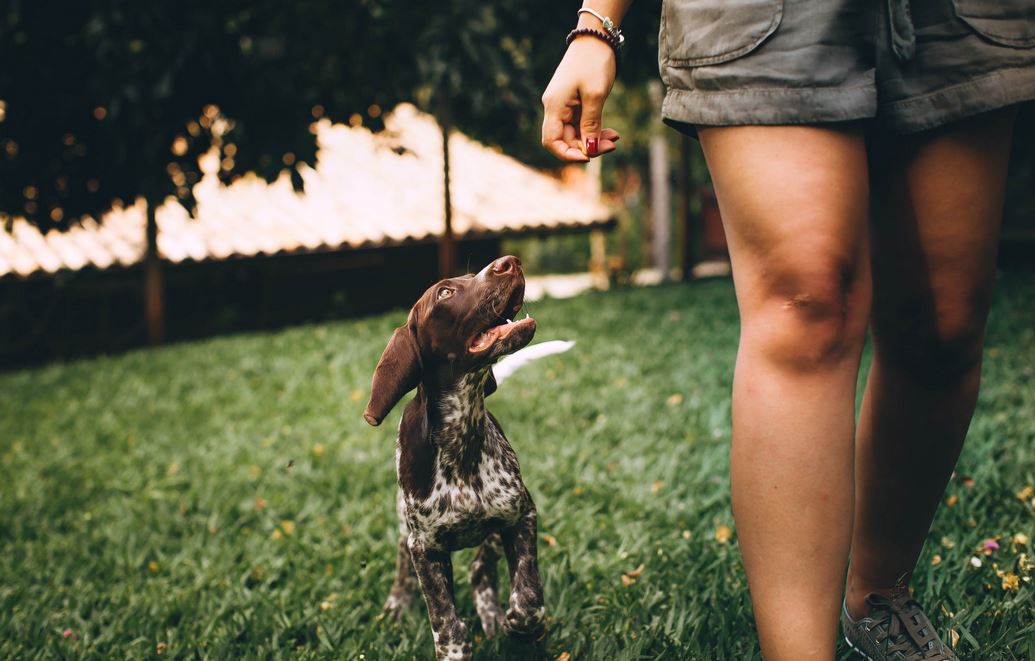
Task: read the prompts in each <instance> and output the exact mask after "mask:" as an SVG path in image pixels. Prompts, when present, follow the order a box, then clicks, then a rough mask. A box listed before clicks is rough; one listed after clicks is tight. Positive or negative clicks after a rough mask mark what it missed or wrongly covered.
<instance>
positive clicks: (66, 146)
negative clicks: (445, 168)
mask: <svg viewBox="0 0 1035 661" xmlns="http://www.w3.org/2000/svg"><path fill="white" fill-rule="evenodd" d="M386 4H387V3H378V2H376V1H373V2H367V3H363V5H362V6H361V7H360V8H356V7H352V6H350V7H348V8H347V9H346V8H345V5H344V3H333V2H302V3H293V4H292V5H291V10H290V11H284V3H279V2H273V1H270V0H266V1H265V2H251V1H249V2H245V1H242V0H230V1H227V2H219V3H209V2H201V1H199V0H187V1H185V2H178V3H169V2H161V1H158V0H150V1H136V2H129V1H128V0H99V1H97V2H91V3H70V4H68V5H63V6H62V8H61V11H54V10H53V9H52V8H50V7H49V6H48V5H47V3H39V2H33V1H24V2H23V1H19V0H13V1H12V2H10V3H9V4H8V8H7V11H6V15H5V16H0V61H2V62H4V66H3V68H2V70H0V101H2V102H3V104H4V105H3V106H2V109H3V115H2V121H0V147H2V149H3V155H2V156H0V182H2V183H0V211H3V212H6V214H9V215H13V214H19V215H24V216H25V217H26V218H27V219H29V220H30V221H31V222H33V223H35V224H36V225H38V226H39V227H40V228H41V229H44V230H47V229H50V228H59V229H60V228H63V227H66V226H67V225H68V224H69V223H70V222H74V220H75V219H78V218H80V217H82V216H86V215H94V214H99V213H101V212H103V211H105V210H107V209H109V208H111V206H112V205H113V204H114V205H119V204H121V203H123V202H131V201H133V200H135V199H137V198H138V197H142V198H144V200H145V201H146V204H147V209H148V223H147V256H146V259H145V274H146V276H145V282H146V286H145V292H146V298H147V311H148V313H147V316H148V326H149V334H150V337H151V339H152V340H153V341H157V340H160V335H161V308H162V306H161V282H160V270H159V264H160V261H159V260H160V255H159V254H158V249H157V228H156V224H155V220H154V210H155V208H156V207H157V206H158V205H159V204H161V202H162V201H163V200H164V199H165V198H166V197H168V196H176V197H178V198H179V199H180V200H181V201H182V202H183V203H184V204H185V205H186V206H187V207H188V208H190V209H193V206H194V204H193V199H192V197H191V185H192V184H194V183H195V182H196V181H197V180H198V179H199V178H200V176H201V174H200V172H199V166H198V156H199V155H200V154H202V153H204V152H206V151H208V150H209V149H212V148H215V149H218V150H220V151H221V162H222V164H223V168H222V170H221V173H220V174H221V177H222V178H223V179H224V180H230V179H232V178H233V177H235V176H238V174H239V173H241V172H245V171H255V172H257V173H259V174H260V175H262V176H265V177H267V178H268V179H269V178H273V177H275V176H276V175H277V174H278V173H279V172H280V170H282V169H283V168H284V167H285V166H290V165H292V164H293V163H295V162H298V161H305V162H312V160H313V158H314V156H315V142H314V140H313V136H312V135H311V134H310V132H309V125H310V124H311V122H312V121H313V119H314V118H315V117H317V116H320V115H323V114H329V115H331V116H334V117H338V118H341V117H349V116H350V115H352V114H354V113H357V112H366V110H367V109H368V107H369V106H371V105H372V104H382V105H391V104H394V103H395V102H396V101H397V100H398V97H397V96H395V95H393V90H394V89H397V88H402V87H405V80H404V78H405V77H403V79H401V80H400V81H399V82H402V83H404V84H403V85H396V86H394V87H393V86H389V85H382V84H380V83H379V82H378V81H377V80H376V77H375V76H374V75H372V74H367V73H366V71H365V69H364V66H365V64H366V63H365V62H364V61H363V60H364V59H365V58H371V59H374V60H376V59H378V58H379V57H386V56H388V54H390V53H391V52H392V50H393V49H394V47H395V42H394V40H395V39H396V38H401V35H397V34H395V33H394V31H389V30H387V28H388V27H389V26H388V24H387V23H386V22H385V21H384V20H380V19H383V17H384V16H385V10H384V5H386ZM364 12H366V14H365V15H364ZM314 26H316V27H317V28H318V29H313V28H314ZM353 39H354V40H356V41H355V43H358V44H359V45H360V47H361V50H360V51H358V53H359V54H360V55H361V57H360V58H356V57H355V55H356V53H350V52H346V51H345V48H344V47H343V46H342V44H347V43H349V40H353ZM343 81H348V83H347V84H343ZM295 181H296V185H300V183H301V181H300V179H298V178H297V174H296V179H295Z"/></svg>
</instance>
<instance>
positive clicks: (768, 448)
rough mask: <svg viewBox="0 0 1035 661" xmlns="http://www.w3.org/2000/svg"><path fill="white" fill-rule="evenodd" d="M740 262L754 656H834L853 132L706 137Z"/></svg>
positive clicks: (851, 295)
mask: <svg viewBox="0 0 1035 661" xmlns="http://www.w3.org/2000/svg"><path fill="white" fill-rule="evenodd" d="M700 137H701V144H702V145H703V147H704V152H705V155H706V157H707V160H708V167H709V169H710V171H711V174H712V180H713V181H714V183H715V189H716V193H717V195H718V199H719V206H720V208H721V210H722V216H723V221H724V224H725V227H726V236H727V239H728V241H729V247H730V256H731V259H732V262H733V277H734V283H735V286H736V291H737V302H738V305H739V307H740V316H741V335H740V347H739V350H738V353H737V366H736V372H735V375H734V383H733V446H732V450H731V476H732V486H733V509H734V514H735V516H736V520H737V534H738V537H739V541H740V550H741V554H742V556H743V559H744V566H745V568H746V570H747V576H748V583H749V586H750V589H751V597H752V602H753V604H754V609H755V620H756V622H757V624H758V632H759V639H760V641H761V645H762V651H763V653H764V655H765V657H766V659H767V660H769V661H777V660H780V659H793V660H795V661H801V660H804V659H824V660H829V659H831V658H833V655H834V649H835V640H836V631H837V617H838V610H839V607H840V604H841V586H842V581H843V580H844V571H845V566H846V564H847V559H848V545H849V541H850V538H851V526H852V512H853V499H854V492H853V461H854V460H853V437H854V433H855V423H854V400H855V390H856V379H857V375H858V369H859V355H860V351H861V347H862V344H863V339H864V336H865V333H866V326H867V319H868V315H869V303H870V277H869V258H868V255H867V216H868V184H867V180H868V177H867V166H866V163H867V161H866V149H865V144H864V136H863V133H862V130H861V129H860V128H859V127H858V126H850V125H846V126H842V127H839V128H829V127H828V128H819V127H808V126H745V127H722V128H703V129H701V130H700Z"/></svg>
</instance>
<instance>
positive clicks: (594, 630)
mask: <svg viewBox="0 0 1035 661" xmlns="http://www.w3.org/2000/svg"><path fill="white" fill-rule="evenodd" d="M529 310H530V312H531V313H532V314H533V315H534V316H535V317H537V319H538V320H539V323H540V333H539V339H540V340H545V339H553V338H562V339H574V340H577V342H578V343H577V344H576V346H575V348H574V349H573V350H572V351H571V352H569V353H566V354H563V355H559V356H553V357H550V358H548V359H544V360H543V361H541V362H538V363H536V364H534V365H532V366H529V367H527V368H525V369H524V370H523V371H520V372H518V374H516V375H515V376H514V377H512V380H510V381H508V382H507V383H505V384H504V385H503V386H502V387H501V389H500V391H499V392H498V393H497V394H495V395H493V397H492V398H491V399H490V400H489V404H490V406H491V408H492V410H493V412H494V413H496V414H497V415H498V417H499V418H500V419H501V420H502V422H503V424H504V426H505V427H506V430H507V434H508V436H509V437H510V439H511V440H512V442H513V443H514V445H515V447H516V449H517V451H518V454H519V456H520V458H521V464H522V470H523V473H524V476H525V480H526V482H527V484H528V485H529V488H530V489H531V491H532V492H533V496H534V497H535V500H536V502H537V504H538V506H539V510H540V512H541V527H540V531H541V533H542V538H541V539H540V557H541V565H542V572H543V576H544V582H545V594H546V604H547V612H548V614H549V616H550V633H549V635H548V637H547V638H546V640H545V643H544V645H543V647H542V648H528V647H523V646H520V645H515V644H511V643H509V642H507V641H504V640H494V641H490V642H484V641H483V642H480V643H478V644H476V646H475V651H476V656H477V658H479V659H495V658H509V659H529V658H543V659H554V658H556V657H557V655H559V654H560V653H561V652H565V651H567V652H570V653H571V655H572V658H580V659H582V658H584V659H614V660H619V659H647V658H650V659H655V658H680V659H702V660H704V659H709V660H710V659H736V660H738V661H740V660H743V659H757V658H759V655H758V651H757V644H756V640H755V634H754V629H753V625H752V622H751V615H750V609H749V598H748V592H747V588H746V586H745V582H744V573H743V570H742V568H741V565H740V560H739V556H738V553H737V546H736V536H735V535H734V536H733V538H732V539H731V540H730V542H729V543H727V544H723V543H720V542H718V541H716V539H715V531H716V529H717V528H718V527H720V526H722V525H730V526H732V525H733V520H732V515H731V512H730V502H729V484H728V459H727V455H728V443H729V434H730V426H729V415H730V400H729V391H730V385H731V367H732V364H733V360H734V354H735V350H736V342H737V333H738V328H737V316H736V315H737V312H736V304H735V301H734V298H733V292H732V286H731V283H729V282H728V281H712V282H704V283H698V284H694V285H674V286H666V287H660V288H655V289H649V290H624V291H619V292H613V293H610V294H589V295H585V296H582V297H580V298H576V299H572V300H566V301H545V302H539V303H530V304H529ZM402 317H403V312H401V311H400V312H397V313H393V314H389V315H385V316H381V317H377V318H373V319H366V320H359V321H351V322H343V323H333V324H325V325H318V326H310V327H305V328H298V329H294V330H289V331H285V332H280V333H275V334H256V335H249V336H241V337H234V338H223V339H216V340H209V341H205V342H198V343H193V344H183V345H178V346H172V347H166V348H162V349H158V350H150V351H138V352H133V353H130V354H127V355H124V356H120V357H114V358H99V359H95V360H88V361H83V362H77V363H72V364H67V365H52V366H48V367H44V368H40V369H35V370H30V371H23V372H19V373H11V374H5V375H0V395H2V396H0V480H2V481H3V485H4V486H3V489H0V631H2V632H3V633H2V634H0V657H3V658H35V657H63V658H64V657H71V658H88V659H109V658H149V657H152V656H154V655H155V653H156V651H157V649H158V646H159V644H164V645H165V646H166V649H165V656H167V657H170V658H194V657H200V658H214V659H222V658H237V657H245V658H285V657H292V658H326V659H332V658H333V659H337V658H348V659H355V658H359V655H360V654H365V658H367V659H412V658H416V659H429V658H431V650H432V643H431V634H430V628H429V627H428V624H427V621H426V615H425V613H424V610H423V607H418V608H416V609H414V611H413V613H412V614H411V615H410V616H408V617H406V618H404V619H403V621H402V622H400V623H393V622H389V621H384V620H381V619H379V618H378V612H379V610H380V607H381V604H382V603H383V600H384V598H385V596H386V594H387V591H388V588H389V585H390V583H391V580H392V574H391V572H392V570H393V563H394V557H395V555H394V553H395V542H396V537H395V536H396V534H397V533H396V523H395V500H394V491H395V484H394V465H393V444H394V433H395V425H396V422H397V420H398V415H399V412H398V411H396V412H394V413H393V414H392V416H390V418H391V419H390V420H388V421H386V423H385V424H384V425H383V426H381V427H379V428H376V429H374V428H370V427H368V426H366V424H365V423H364V422H363V421H362V419H361V417H360V414H361V412H362V409H363V406H364V404H365V399H366V396H367V393H368V388H369V383H370V373H371V370H372V367H373V365H374V363H375V362H376V360H377V357H378V355H379V354H380V352H381V350H382V349H383V347H384V344H385V341H386V339H387V338H388V336H389V334H390V332H391V329H392V328H393V326H394V325H396V324H398V323H399V321H400V320H401V319H402ZM1033 329H1035V277H1033V275H1031V274H1028V275H1023V276H1021V275H1007V276H1004V279H1003V282H1002V283H1001V287H1000V290H999V292H998V294H997V298H996V301H995V305H994V308H993V311H992V317H991V322H990V327H989V337H988V346H989V350H988V356H987V361H986V365H985V369H984V376H985V379H984V386H983V390H982V394H981V399H980V402H979V405H978V410H977V414H976V417H975V420H974V424H973V426H972V430H971V433H970V439H969V441H968V444H967V446H966V448H965V450H964V453H963V457H962V459H961V461H960V465H959V473H960V474H961V475H968V476H970V477H971V478H972V479H973V484H972V486H967V485H968V484H969V482H966V481H963V480H956V481H953V482H952V483H951V484H950V486H949V493H950V494H952V495H956V496H958V503H957V504H956V505H955V507H952V508H946V507H942V508H941V509H940V511H939V513H938V516H937V517H936V520H935V523H934V528H933V530H932V532H931V535H930V542H929V544H928V548H926V549H925V551H924V554H923V556H922V557H921V560H920V569H919V571H918V573H917V576H916V580H915V585H916V588H917V591H918V593H919V594H920V595H921V596H922V597H923V601H924V603H925V604H927V605H928V607H929V612H930V613H931V615H932V619H934V621H935V622H936V624H937V626H938V627H939V630H940V631H942V632H943V633H944V632H946V631H947V630H948V629H949V628H950V627H951V628H953V629H956V630H957V631H959V632H960V633H961V634H962V640H961V642H960V645H961V648H960V649H961V652H962V653H963V656H964V658H980V659H989V660H999V659H1022V658H1032V653H1033V652H1035V650H1032V640H1033V635H1032V634H1033V628H1032V627H1033V625H1032V623H1033V622H1035V602H1033V600H1032V597H1033V594H1035V592H1033V589H1032V586H1031V584H1030V583H1024V582H1022V583H1021V584H1020V586H1019V590H1018V591H1004V590H1003V589H1001V586H1000V578H999V577H997V576H996V574H995V568H993V564H996V565H997V566H998V567H999V568H1000V569H1006V568H1008V567H1011V566H1013V565H1014V564H1015V563H1016V559H1017V557H1018V556H1017V554H1018V553H1019V552H1020V551H1022V550H1025V551H1026V552H1027V553H1028V557H1029V558H1031V547H1030V544H1029V545H1027V548H1025V547H1023V546H1022V547H1017V546H1013V545H1011V544H1010V543H1008V542H1007V540H1008V539H1009V536H1011V535H1013V534H1016V533H1018V532H1024V533H1027V534H1028V535H1029V536H1030V537H1035V526H1033V520H1035V519H1033V512H1035V510H1033V508H1032V506H1031V505H1030V504H1027V503H1026V502H1023V501H1021V500H1020V499H1018V498H1017V497H1015V493H1016V492H1018V491H1019V490H1021V489H1022V488H1023V487H1025V486H1026V485H1032V484H1035V449H1033V448H1035V437H1033V431H1032V430H1033V429H1035V389H1033V388H1032V387H1031V386H1032V381H1033V379H1035V375H1033V373H1032V365H1031V360H1030V358H1031V347H1032V346H1033V344H1035V331H1033ZM645 348H646V350H645ZM675 394H678V395H680V397H679V398H674V397H672V395H675ZM684 531H687V532H686V533H684ZM547 536H549V537H547ZM993 536H998V537H999V539H1000V544H1001V545H1002V548H1001V549H1000V550H999V551H996V552H995V554H994V555H992V556H987V557H986V556H982V558H983V560H984V564H983V566H982V567H981V568H974V567H972V566H971V564H970V562H969V559H970V558H971V557H972V556H973V554H974V553H975V549H976V548H978V547H979V545H980V544H981V540H982V539H984V538H986V537H993ZM943 538H947V539H948V540H949V542H950V543H951V546H952V548H946V546H947V545H948V544H943V543H942V541H941V540H942V539H943ZM551 540H552V541H553V542H554V543H553V544H551ZM807 551H808V549H804V548H803V549H802V552H803V553H806V552H807ZM936 553H937V554H940V555H941V557H942V561H941V562H940V563H939V564H937V565H936V566H935V565H932V557H933V555H934V554H936ZM471 557H472V554H471V552H470V551H467V552H463V553H460V554H458V556H457V560H456V561H457V567H458V569H457V572H456V574H457V581H458V593H459V598H460V604H461V612H462V614H463V616H464V617H465V618H466V619H467V621H468V623H469V625H470V626H471V629H472V631H474V632H478V631H480V628H479V626H478V624H477V618H476V615H475V612H474V606H473V604H472V602H471V598H470V592H469V589H468V587H467V577H466V570H465V569H463V568H464V567H465V564H466V563H467V562H468V561H469V560H470V559H471ZM641 564H643V565H644V570H643V573H642V574H641V575H639V576H638V577H636V579H635V582H634V583H633V584H631V585H628V586H626V585H623V582H622V580H621V576H622V574H623V573H626V572H629V571H631V570H633V569H635V568H636V567H638V566H640V565H641ZM942 607H944V608H945V609H946V610H947V611H949V612H951V613H952V615H945V614H944V613H943V612H942ZM66 629H70V630H71V634H73V635H70V636H69V637H67V638H66V637H64V635H63V632H64V631H65V630H66ZM843 658H848V657H847V655H844V656H843Z"/></svg>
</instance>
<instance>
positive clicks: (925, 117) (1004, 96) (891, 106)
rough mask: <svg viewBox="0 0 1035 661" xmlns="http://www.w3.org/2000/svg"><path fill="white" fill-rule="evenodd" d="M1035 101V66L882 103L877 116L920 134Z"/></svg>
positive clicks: (904, 131)
mask: <svg viewBox="0 0 1035 661" xmlns="http://www.w3.org/2000/svg"><path fill="white" fill-rule="evenodd" d="M1033 99H1035V67H1030V66H1029V67H1016V68H1009V69H999V70H996V71H992V72H990V73H986V74H984V75H982V76H979V77H977V78H972V79H970V80H967V81H964V82H962V83H957V84H955V85H950V86H948V87H944V88H942V89H939V90H935V91H933V92H928V93H926V94H922V95H920V96H916V97H912V98H908V99H902V100H900V101H893V102H891V103H887V104H880V107H879V110H878V117H881V118H882V119H883V121H885V122H886V123H888V124H889V125H890V126H891V127H892V128H893V129H895V130H896V131H899V132H901V133H917V132H919V131H925V130H928V129H933V128H937V127H939V126H943V125H945V124H949V123H951V122H954V121H957V120H960V119H965V118H967V117H972V116H974V115H978V114H981V113H983V112H988V111H991V110H998V109H1000V108H1005V107H1007V106H1012V105H1014V104H1017V103H1021V102H1023V101H1031V100H1033Z"/></svg>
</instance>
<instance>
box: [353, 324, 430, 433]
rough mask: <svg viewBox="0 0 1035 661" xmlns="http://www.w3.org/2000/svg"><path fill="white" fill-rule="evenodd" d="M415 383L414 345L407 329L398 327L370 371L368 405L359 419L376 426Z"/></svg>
mask: <svg viewBox="0 0 1035 661" xmlns="http://www.w3.org/2000/svg"><path fill="white" fill-rule="evenodd" d="M419 382H420V356H419V355H418V354H417V342H416V340H415V339H414V337H413V335H412V333H411V332H410V329H409V328H408V327H406V326H401V327H399V328H396V329H395V332H394V333H392V339H390V340H388V346H387V347H385V351H384V353H383V354H381V360H379V361H377V367H376V368H374V379H373V382H372V383H371V385H370V401H369V402H368V403H367V409H366V411H364V412H363V419H364V420H366V421H367V422H369V423H370V424H371V425H373V426H375V427H376V426H378V425H379V424H381V421H382V420H384V419H385V416H386V415H388V412H389V411H391V410H392V407H394V406H395V405H396V404H398V403H399V400H400V399H402V397H403V395H405V394H406V393H408V392H410V391H411V390H413V389H414V388H416V387H417V384H418V383H419Z"/></svg>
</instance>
